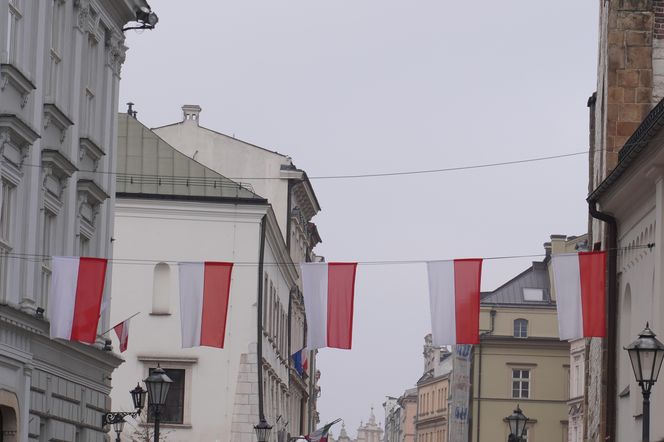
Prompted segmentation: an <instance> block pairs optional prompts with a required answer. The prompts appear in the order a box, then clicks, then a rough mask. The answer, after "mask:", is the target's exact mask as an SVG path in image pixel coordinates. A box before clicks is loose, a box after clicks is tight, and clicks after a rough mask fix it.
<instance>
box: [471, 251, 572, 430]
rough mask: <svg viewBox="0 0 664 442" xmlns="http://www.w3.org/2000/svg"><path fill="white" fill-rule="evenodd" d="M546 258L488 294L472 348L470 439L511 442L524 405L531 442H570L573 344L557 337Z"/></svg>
mask: <svg viewBox="0 0 664 442" xmlns="http://www.w3.org/2000/svg"><path fill="white" fill-rule="evenodd" d="M548 260H549V258H548V257H547V258H546V259H545V260H544V261H543V262H534V263H533V265H532V266H531V267H530V268H529V269H527V270H525V271H524V272H522V273H521V274H520V275H518V276H516V277H515V278H513V279H512V280H510V281H508V282H507V283H505V284H503V285H502V286H501V287H499V288H498V289H496V290H494V291H493V292H487V293H483V294H482V301H481V309H480V330H481V338H480V341H481V343H480V344H479V345H476V346H474V349H473V369H472V379H473V382H472V391H471V397H472V406H471V410H472V413H471V419H470V422H471V435H472V437H471V440H472V441H473V442H495V441H501V440H503V441H506V440H507V437H508V435H509V430H508V425H507V422H506V420H505V418H506V417H507V416H509V415H510V414H512V412H513V410H514V409H515V408H516V406H517V405H519V406H520V407H521V409H522V410H523V413H524V414H525V415H526V416H527V417H528V418H529V424H528V434H527V438H526V439H525V441H527V442H566V441H567V419H568V408H567V401H568V399H569V360H570V346H569V343H567V342H565V341H562V342H561V341H560V340H559V338H558V324H557V315H556V305H555V299H554V298H553V297H552V294H551V287H550V283H549V273H548Z"/></svg>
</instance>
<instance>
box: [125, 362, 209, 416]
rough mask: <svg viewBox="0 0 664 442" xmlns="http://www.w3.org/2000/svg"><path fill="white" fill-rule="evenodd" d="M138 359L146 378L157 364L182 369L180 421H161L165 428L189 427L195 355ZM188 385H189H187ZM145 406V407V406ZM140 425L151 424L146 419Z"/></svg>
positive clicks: (162, 366) (166, 368)
mask: <svg viewBox="0 0 664 442" xmlns="http://www.w3.org/2000/svg"><path fill="white" fill-rule="evenodd" d="M138 361H139V362H140V363H141V364H142V365H143V368H142V370H143V376H144V378H147V377H148V376H149V373H150V369H151V368H152V369H154V368H156V367H157V365H159V366H161V368H163V369H164V370H169V369H171V370H184V394H183V400H182V423H181V424H178V423H170V422H163V421H162V422H161V425H162V426H163V427H165V428H169V427H170V428H191V404H192V391H193V385H192V380H193V376H192V372H193V367H194V365H196V364H197V363H198V358H196V357H191V358H187V357H161V356H140V355H139V356H138ZM187 386H189V387H187ZM146 408H147V407H146ZM141 426H150V427H151V426H152V423H149V422H148V419H145V420H144V421H141Z"/></svg>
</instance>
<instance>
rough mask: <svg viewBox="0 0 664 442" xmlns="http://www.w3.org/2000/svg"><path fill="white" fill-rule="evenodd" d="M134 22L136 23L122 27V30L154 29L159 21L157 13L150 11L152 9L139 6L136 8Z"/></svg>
mask: <svg viewBox="0 0 664 442" xmlns="http://www.w3.org/2000/svg"><path fill="white" fill-rule="evenodd" d="M136 22H137V23H138V25H135V26H126V27H124V28H122V32H125V31H129V30H131V29H154V27H155V26H156V25H157V22H159V17H157V14H155V13H154V12H152V9H150V8H146V7H145V6H141V7H140V8H138V9H137V10H136Z"/></svg>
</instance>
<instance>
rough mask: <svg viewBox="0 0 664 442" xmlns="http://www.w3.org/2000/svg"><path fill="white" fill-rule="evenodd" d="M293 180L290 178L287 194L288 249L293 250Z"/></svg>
mask: <svg viewBox="0 0 664 442" xmlns="http://www.w3.org/2000/svg"><path fill="white" fill-rule="evenodd" d="M293 187H294V184H293V180H288V195H286V250H288V254H290V251H291V249H290V248H291V223H292V221H291V211H292V207H291V206H292V205H293V195H292V194H293Z"/></svg>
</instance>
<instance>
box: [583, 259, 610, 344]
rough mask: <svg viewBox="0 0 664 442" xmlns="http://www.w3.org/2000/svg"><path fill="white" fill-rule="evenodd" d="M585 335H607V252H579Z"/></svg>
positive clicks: (602, 336)
mask: <svg viewBox="0 0 664 442" xmlns="http://www.w3.org/2000/svg"><path fill="white" fill-rule="evenodd" d="M579 276H580V280H581V309H582V311H583V312H582V313H583V336H584V337H586V338H589V337H596V338H604V337H606V311H605V308H606V291H605V287H606V253H605V252H579Z"/></svg>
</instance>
